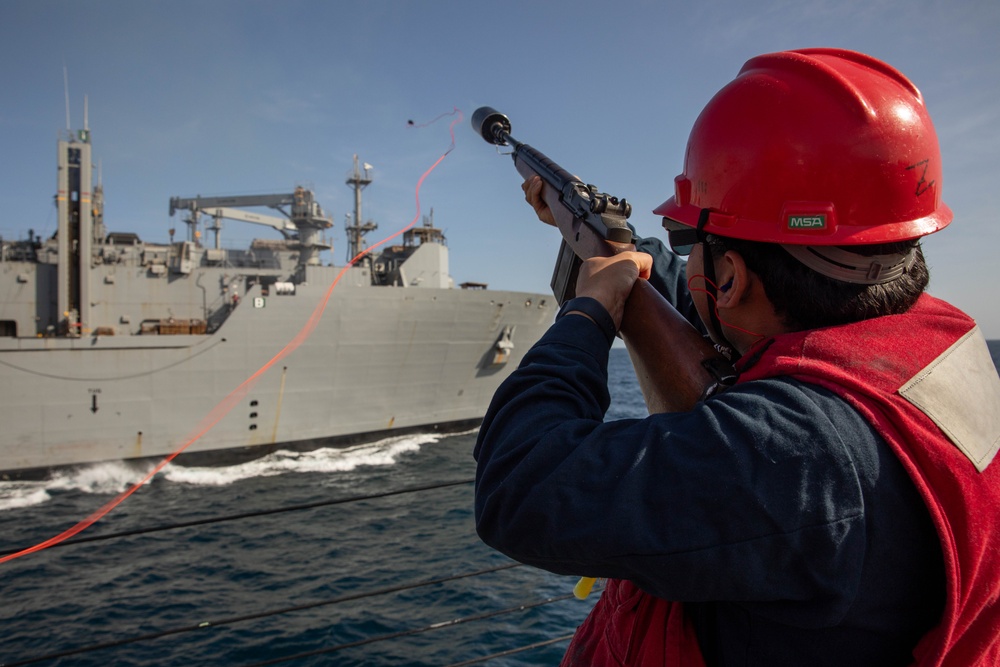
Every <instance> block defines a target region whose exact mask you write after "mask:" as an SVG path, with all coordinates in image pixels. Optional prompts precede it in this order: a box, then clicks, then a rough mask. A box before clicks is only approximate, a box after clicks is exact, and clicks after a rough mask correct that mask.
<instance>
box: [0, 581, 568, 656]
mask: <svg viewBox="0 0 1000 667" xmlns="http://www.w3.org/2000/svg"><path fill="white" fill-rule="evenodd" d="M517 567H524V565H522V564H521V563H505V564H503V565H498V566H495V567H491V568H485V569H481V570H477V571H475V572H465V573H462V574H456V575H452V576H450V577H440V578H437V579H428V580H425V581H419V582H415V583H409V584H399V585H397V586H388V587H385V588H380V589H376V590H373V591H369V592H367V593H350V594H347V595H341V596H339V597H336V598H332V599H330V600H320V601H317V602H308V603H305V604H300V605H296V606H293V607H284V608H282V609H272V610H269V611H261V612H257V613H253V614H246V615H243V616H236V617H231V618H223V619H219V620H216V621H202V622H201V623H198V624H196V625H187V626H182V627H177V628H171V629H168V630H161V631H159V632H151V633H148V634H145V635H139V636H136V637H127V638H125V639H118V640H115V641H108V642H102V643H100V644H92V645H90V646H82V647H78V648H72V649H66V650H63V651H59V652H57V653H49V654H47V655H40V656H36V657H34V658H27V659H24V660H20V661H17V662H4V663H0V665H3V666H4V667H21V666H22V665H31V664H34V663H37V662H42V661H44V660H55V659H58V658H66V657H69V656H72V655H79V654H81V653H91V652H93V651H99V650H103V649H108V648H116V647H119V646H125V645H127V644H135V643H138V642H143V641H149V640H152V639H159V638H161V637H167V636H170V635H177V634H184V633H188V632H197V631H201V630H205V629H206V628H216V627H221V626H224V625H232V624H234V623H240V622H244V621H254V620H259V619H261V618H268V617H270V616H280V615H282V614H289V613H292V612H296V611H305V610H308V609H315V608H317V607H324V606H329V605H333V604H338V603H341V602H353V601H356V600H363V599H366V598H372V597H377V596H379V595H388V594H391V593H400V592H402V591H408V590H414V589H418V588H423V587H426V586H436V585H438V584H443V583H448V582H451V581H457V580H459V579H468V578H470V577H477V576H481V575H484V574H492V573H494V572H501V571H503V570H510V569H513V568H517ZM566 597H568V596H566ZM562 599H564V598H559V600H562ZM539 604H542V603H534V605H521V606H519V607H515V609H520V608H529V607H531V606H538V605H539ZM496 613H497V612H490V614H492V615H496ZM459 620H461V619H459ZM441 625H448V623H445V624H440V623H438V624H435V626H441ZM435 626H429V627H431V628H433V627H435ZM424 631H426V629H424V630H421V632H424ZM410 634H415V633H412V632H411V633H410ZM386 639H391V637H386ZM373 641H378V640H377V639H375V638H369V639H368V640H359V641H358V642H352V643H351V645H352V646H353V645H357V644H359V643H372V642H373ZM345 648H346V646H345ZM327 650H328V651H329V650H330V649H327Z"/></svg>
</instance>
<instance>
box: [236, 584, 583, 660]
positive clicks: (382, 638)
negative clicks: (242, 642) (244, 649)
mask: <svg viewBox="0 0 1000 667" xmlns="http://www.w3.org/2000/svg"><path fill="white" fill-rule="evenodd" d="M573 598H574V595H573V594H572V593H569V594H567V595H560V596H558V597H554V598H545V599H544V600H540V601H538V602H530V603H525V604H521V605H518V606H516V607H507V608H506V609H498V610H496V611H490V612H486V613H485V614H475V615H473V616H464V617H462V618H456V619H453V620H450V621H443V622H441V623H432V624H430V625H425V626H424V627H422V628H413V629H411V630H400V631H399V632H390V633H388V634H385V635H378V636H377V637H369V638H368V639H359V640H358V641H354V642H348V643H346V644H338V645H336V646H329V647H327V648H321V649H316V650H315V651H306V652H304V653H296V654H295V655H289V656H285V657H283V658H275V659H273V660H266V661H264V662H255V663H253V664H251V665H247V666H246V667H266V666H267V665H278V664H281V663H283V662H288V661H289V660H298V659H300V658H309V657H312V656H314V655H324V654H327V653H335V652H337V651H342V650H344V649H347V648H354V647H357V646H364V645H365V644H374V643H375V642H381V641H386V640H389V639H398V638H400V637H409V636H412V635H419V634H422V633H424V632H430V631H431V630H440V629H442V628H448V627H451V626H453V625H462V624H463V623H472V622H474V621H484V620H486V619H489V618H494V617H496V616H502V615H504V614H512V613H514V612H517V611H524V610H526V609H534V608H535V607H541V606H544V605H547V604H552V603H553V602H562V601H563V600H570V599H573ZM554 641H556V640H554Z"/></svg>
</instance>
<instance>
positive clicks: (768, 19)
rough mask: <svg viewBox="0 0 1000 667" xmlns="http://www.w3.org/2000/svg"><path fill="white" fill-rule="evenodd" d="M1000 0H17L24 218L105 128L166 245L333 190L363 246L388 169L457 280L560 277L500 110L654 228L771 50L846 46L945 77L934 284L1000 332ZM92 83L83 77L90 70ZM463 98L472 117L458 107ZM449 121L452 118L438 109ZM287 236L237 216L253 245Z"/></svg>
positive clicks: (14, 190)
mask: <svg viewBox="0 0 1000 667" xmlns="http://www.w3.org/2000/svg"><path fill="white" fill-rule="evenodd" d="M997 35H1000V3H998V2H996V0H949V1H947V2H945V1H941V2H938V1H934V0H910V1H900V0H835V1H831V2H826V1H820V0H787V1H786V0H756V1H755V0H721V1H713V0H697V1H691V2H687V3H681V2H676V1H674V0H669V1H664V0H660V1H659V2H653V1H649V0H616V1H615V2H613V3H612V2H607V1H605V2H595V1H592V0H575V1H562V0H556V1H553V2H545V1H544V0H530V1H523V0H506V1H505V2H501V3H497V2H492V3H483V2H476V1H475V0H463V1H452V0H439V1H430V0H427V1H417V0H410V1H405V2H404V1H403V0H367V1H365V2H354V3H348V2H345V1H326V2H322V1H319V0H283V1H280V2H279V1H277V0H275V1H271V2H263V1H254V0H243V1H235V0H198V1H195V2H192V1H189V0H168V1H164V2H161V1H158V0H144V1H138V0H124V1H120V0H72V1H71V0H0V86H2V91H3V92H2V94H0V158H2V159H0V201H2V202H3V206H2V209H0V235H2V236H3V237H4V238H26V237H27V234H28V230H29V229H31V230H33V231H34V232H35V233H36V234H39V235H42V236H50V235H51V234H52V233H53V232H54V231H55V225H56V217H55V208H54V206H53V204H52V197H53V195H54V193H55V188H56V168H55V164H56V163H55V160H56V141H57V140H58V138H59V136H60V135H61V134H63V133H65V131H66V127H67V112H66V99H67V97H66V89H67V88H68V91H69V101H70V112H69V116H70V125H71V126H72V127H73V128H74V129H79V128H81V127H82V126H83V122H84V97H85V96H86V99H87V105H86V108H87V122H88V126H89V129H90V131H91V136H92V144H93V150H94V154H93V157H94V159H95V161H97V162H98V163H99V165H100V178H101V181H102V184H103V187H104V192H105V199H106V207H105V222H106V224H107V226H108V227H109V229H111V230H112V231H134V232H137V233H138V234H139V235H140V237H142V239H143V240H147V241H154V242H166V241H167V240H168V230H169V229H170V228H175V229H177V230H178V232H177V233H178V237H181V236H183V233H184V232H183V228H184V224H183V222H182V220H181V219H180V218H179V217H174V218H171V217H170V216H169V207H168V203H169V199H170V197H173V196H183V197H191V196H196V195H206V196H207V195H240V194H260V193H282V192H291V191H292V190H293V189H294V187H295V186H298V185H302V186H304V187H308V188H310V189H312V190H314V192H315V193H316V196H317V199H318V200H319V202H320V203H321V205H322V206H323V207H324V209H326V211H327V212H328V213H329V214H330V215H331V216H332V217H333V219H334V222H335V227H334V229H333V231H332V232H331V236H330V238H331V239H332V240H333V242H334V245H335V248H334V250H333V253H332V255H329V256H328V257H327V259H328V260H331V261H334V262H336V263H337V264H343V263H344V262H345V260H346V259H347V257H346V254H347V244H346V238H345V235H344V220H345V216H346V215H347V214H349V213H351V212H352V211H353V205H354V204H353V193H352V191H351V190H350V188H348V187H347V185H346V184H345V180H346V178H347V176H348V174H349V172H350V170H351V168H352V160H353V156H354V155H358V156H359V159H360V160H361V161H362V162H367V163H369V164H371V165H373V167H374V169H373V170H372V172H371V176H372V177H373V179H374V181H373V183H372V184H371V185H370V186H368V188H367V189H366V190H365V192H364V197H365V199H364V210H363V218H364V219H366V220H367V219H372V220H374V221H375V222H376V223H377V224H378V225H379V228H378V230H377V231H375V232H373V233H372V234H370V235H369V237H368V239H369V242H376V241H378V240H380V239H381V238H384V237H385V236H388V235H389V234H391V233H393V232H395V231H397V230H399V229H400V228H402V227H404V226H405V225H407V224H408V223H409V222H410V221H411V220H412V219H414V218H415V217H416V216H417V215H418V201H417V198H416V196H415V190H416V185H417V182H418V180H419V179H420V177H421V175H422V174H424V172H425V171H426V170H427V169H428V168H429V167H430V166H431V165H432V164H433V163H434V162H435V161H436V160H437V159H438V158H439V157H440V156H441V155H442V154H443V153H444V152H445V151H447V150H448V148H449V145H450V141H451V139H450V136H449V131H448V125H449V121H451V120H452V119H453V118H455V117H456V116H457V113H461V114H462V115H463V118H464V120H463V121H462V122H461V123H460V124H459V125H457V126H456V128H455V147H454V150H452V152H451V153H450V154H448V156H447V157H446V158H445V159H444V160H443V161H442V162H441V164H440V165H439V166H438V167H437V169H436V170H435V171H433V173H431V174H430V175H429V176H428V177H427V178H426V180H424V182H423V186H422V188H421V190H420V195H419V207H420V208H419V215H420V216H424V215H429V214H430V213H431V209H433V215H434V223H435V224H436V225H437V226H438V227H441V228H442V229H444V231H445V233H446V235H447V237H448V244H449V248H450V256H451V273H452V275H453V277H454V278H455V281H456V283H461V282H465V281H474V282H485V283H488V284H489V285H490V287H491V288H497V289H513V290H522V291H526V292H548V290H549V287H548V284H549V278H550V275H551V270H552V264H553V262H554V258H555V253H556V249H557V247H558V244H559V238H558V235H557V233H556V232H555V230H553V229H552V228H549V227H545V226H544V225H541V224H540V223H539V222H538V221H537V219H536V218H535V217H534V215H533V213H532V211H531V209H530V208H529V207H528V206H527V205H526V204H525V203H524V200H523V194H522V193H521V190H520V187H519V184H520V177H519V176H518V175H517V172H516V171H515V170H514V166H513V163H512V162H511V160H510V158H509V157H507V156H501V155H498V154H497V150H496V149H495V148H494V147H492V146H489V145H487V144H486V143H485V142H483V141H482V139H481V138H479V137H478V136H477V135H476V134H475V133H474V132H473V130H472V128H471V125H470V123H469V119H470V117H471V115H472V112H473V111H474V110H475V109H476V108H478V107H480V106H484V105H488V106H492V107H495V108H496V109H498V110H500V111H501V112H503V113H505V114H506V115H508V116H509V117H510V119H511V122H512V125H513V132H512V134H513V136H514V137H516V138H517V139H518V140H520V141H522V142H525V143H528V144H530V145H532V146H534V147H535V148H537V149H539V150H541V151H542V152H544V153H546V154H547V155H548V156H549V157H551V158H552V159H554V160H555V161H556V162H558V163H559V164H560V165H561V166H563V167H564V168H565V169H567V170H568V171H571V172H573V173H575V174H577V175H578V176H580V177H581V178H582V179H583V180H584V181H586V182H588V183H593V184H595V185H597V186H598V187H599V188H600V189H601V190H602V191H604V192H607V193H609V194H613V195H617V196H620V197H625V198H626V199H628V200H629V201H631V202H632V204H633V207H634V212H633V214H632V218H631V222H632V223H633V224H634V225H635V227H636V229H637V231H638V233H639V234H640V235H643V236H653V235H657V234H662V230H661V228H660V226H659V219H658V218H657V217H656V216H654V215H653V214H652V213H651V210H652V209H653V208H654V207H656V206H657V205H659V204H660V203H661V202H662V201H663V200H665V199H666V198H667V197H668V196H670V195H671V194H672V192H673V178H674V176H676V175H677V174H678V173H680V171H681V169H682V167H683V155H684V148H685V144H686V142H687V137H688V133H689V131H690V129H691V126H692V124H693V122H694V120H695V118H696V117H697V115H698V113H699V112H700V111H701V109H702V107H703V106H704V105H705V103H707V102H708V100H709V99H710V98H711V96H712V95H713V94H714V93H715V92H716V91H717V90H719V88H721V87H722V86H724V85H725V84H726V83H728V82H729V81H730V80H731V79H732V78H733V77H735V76H736V74H737V72H738V71H739V69H740V67H741V66H742V64H743V63H744V62H745V61H746V60H747V59H749V58H751V57H753V56H755V55H758V54H761V53H767V52H772V51H780V50H784V49H793V48H804V47H813V46H831V47H840V48H847V49H853V50H858V51H863V52H865V53H868V54H870V55H872V56H875V57H877V58H880V59H882V60H885V61H887V62H888V63H890V64H891V65H893V66H894V67H896V68H898V69H899V70H901V71H902V72H903V73H904V74H906V75H907V76H908V77H909V78H910V79H911V80H912V81H913V82H914V83H915V84H916V85H917V87H918V88H920V90H921V91H922V93H923V95H924V98H925V101H926V105H927V108H928V109H929V111H930V114H931V116H932V118H933V119H934V123H935V126H936V128H937V132H938V136H939V139H940V142H941V151H942V159H943V162H944V179H943V183H942V187H943V190H942V191H943V196H944V200H945V201H946V202H947V203H948V204H949V206H951V208H952V209H953V210H954V212H955V221H954V223H953V224H952V225H951V226H949V227H948V228H946V229H945V230H943V231H941V232H939V233H937V234H935V235H933V236H931V237H929V238H928V239H927V240H926V241H925V243H924V248H925V254H926V256H927V259H928V263H929V266H930V269H931V285H930V291H931V293H932V294H935V295H936V296H939V297H942V298H944V299H946V300H948V301H951V302H952V303H954V304H955V305H957V306H959V307H960V308H962V309H963V310H965V311H966V312H968V313H969V314H971V315H972V316H973V317H975V318H976V319H977V320H978V321H979V323H980V325H981V326H982V328H983V330H984V332H985V333H986V336H987V338H1000V307H998V305H997V299H996V297H995V296H994V295H995V293H996V291H997V280H996V278H995V277H994V276H993V275H992V268H994V267H995V266H996V264H997V263H998V251H1000V223H998V221H997V220H996V219H995V218H996V216H995V212H996V211H997V208H998V206H997V205H998V190H1000V158H998V156H1000V132H998V131H997V128H1000V39H998V38H997ZM67 82H68V86H67V85H66V84H67ZM456 110H457V111H456ZM442 114H454V115H449V116H444V117H443V118H440V119H439V120H437V121H436V122H434V123H430V121H432V120H434V119H436V118H439V117H441V115H442ZM276 234H277V232H274V231H273V230H270V229H268V228H266V227H258V226H253V225H248V224H244V223H238V222H229V223H227V226H226V228H225V229H224V231H223V243H224V245H227V246H232V247H244V246H245V245H246V244H248V243H249V241H250V240H251V239H252V238H254V237H262V238H268V237H275V236H276Z"/></svg>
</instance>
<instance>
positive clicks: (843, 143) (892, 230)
mask: <svg viewBox="0 0 1000 667" xmlns="http://www.w3.org/2000/svg"><path fill="white" fill-rule="evenodd" d="M674 184H675V188H674V196H673V197H671V198H670V199H668V200H667V201H666V202H664V203H663V204H661V205H660V206H659V207H657V208H656V209H654V211H653V212H654V213H656V214H657V215H661V216H664V217H667V218H671V219H673V220H676V221H678V222H681V223H683V224H686V225H690V226H692V227H694V226H696V225H697V224H698V218H699V215H700V213H701V211H702V209H710V211H711V213H710V214H709V217H708V221H707V223H706V224H705V227H704V229H705V231H706V232H708V233H712V234H717V235H719V236H728V237H733V238H740V239H748V240H753V241H763V242H768V243H782V244H792V245H864V244H874V243H887V242H892V241H904V240H909V239H914V238H918V237H920V236H924V235H926V234H930V233H932V232H936V231H938V230H939V229H942V228H943V227H945V226H946V225H947V224H948V223H949V222H951V219H952V213H951V210H950V209H949V208H948V207H947V206H946V205H945V204H944V203H943V202H942V201H941V154H940V150H939V148H938V141H937V134H936V133H935V132H934V126H933V124H932V123H931V119H930V116H929V115H928V114H927V110H926V109H925V108H924V101H923V97H922V96H921V95H920V91H919V90H917V88H916V86H914V85H913V84H912V83H911V82H910V81H909V80H908V79H907V78H906V77H905V76H903V75H902V74H901V73H900V72H898V71H897V70H895V69H893V68H892V67H890V66H889V65H887V64H885V63H883V62H881V61H879V60H876V59H875V58H872V57H870V56H866V55H864V54H861V53H856V52H853V51H845V50H839V49H803V50H800V51H785V52H781V53H772V54H767V55H762V56H758V57H756V58H752V59H751V60H749V61H747V63H746V64H745V65H744V66H743V69H741V70H740V73H739V75H738V76H737V77H736V78H735V79H734V80H733V81H732V82H730V83H729V84H728V85H727V86H725V87H724V88H723V89H722V90H721V91H719V93H718V94H716V95H715V97H714V98H712V100H711V101H710V102H709V103H708V105H707V106H706V107H705V109H704V110H703V111H702V112H701V115H700V116H699V117H698V120H697V121H695V124H694V128H693V129H692V130H691V136H690V138H689V139H688V146H687V153H686V155H685V158H684V173H683V174H681V175H680V176H678V177H677V178H675V179H674Z"/></svg>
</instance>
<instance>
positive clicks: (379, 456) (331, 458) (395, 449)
mask: <svg viewBox="0 0 1000 667" xmlns="http://www.w3.org/2000/svg"><path fill="white" fill-rule="evenodd" d="M441 437H442V436H440V435H433V434H419V435H412V436H401V437H395V438H387V439H385V440H380V441H378V442H372V443H367V444H363V445H356V446H354V447H343V448H333V447H328V448H323V449H316V450H312V451H308V452H291V451H284V450H280V451H277V452H274V453H273V454H269V455H267V456H265V457H263V458H259V459H255V460H253V461H248V462H246V463H241V464H238V465H232V466H225V467H202V468H194V467H191V468H189V467H184V466H179V465H174V464H171V465H169V466H167V467H166V468H164V470H163V471H162V472H161V473H160V474H159V476H160V477H162V478H163V479H165V480H166V481H169V482H174V483H177V484H191V485H194V486H226V485H228V484H232V483H234V482H238V481H240V480H244V479H250V478H253V477H273V476H275V475H283V474H287V473H304V472H319V473H338V472H349V471H352V470H355V469H357V468H360V467H362V466H388V465H393V464H394V463H396V461H398V460H399V458H400V457H401V456H402V455H404V454H407V453H409V452H416V451H419V450H420V447H421V445H425V444H428V443H432V442H437V441H438V440H440V439H441ZM150 470H152V466H147V467H146V468H144V469H142V468H139V467H137V466H135V465H133V464H126V463H122V462H110V463H99V464H96V465H92V466H86V467H83V468H75V469H71V470H65V471H58V472H56V473H54V474H53V476H52V477H51V478H50V479H48V480H45V481H41V482H0V512H2V511H6V510H12V509H18V508H23V507H31V506H34V505H40V504H42V503H45V502H46V501H48V500H50V499H51V498H52V494H53V492H54V493H60V492H65V491H82V492H83V493H94V494H106V495H113V494H116V493H121V492H122V491H124V490H125V489H127V488H128V487H129V486H130V485H132V484H135V483H137V482H138V481H140V480H141V479H143V478H144V477H145V476H146V474H148V472H149V471H150Z"/></svg>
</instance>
